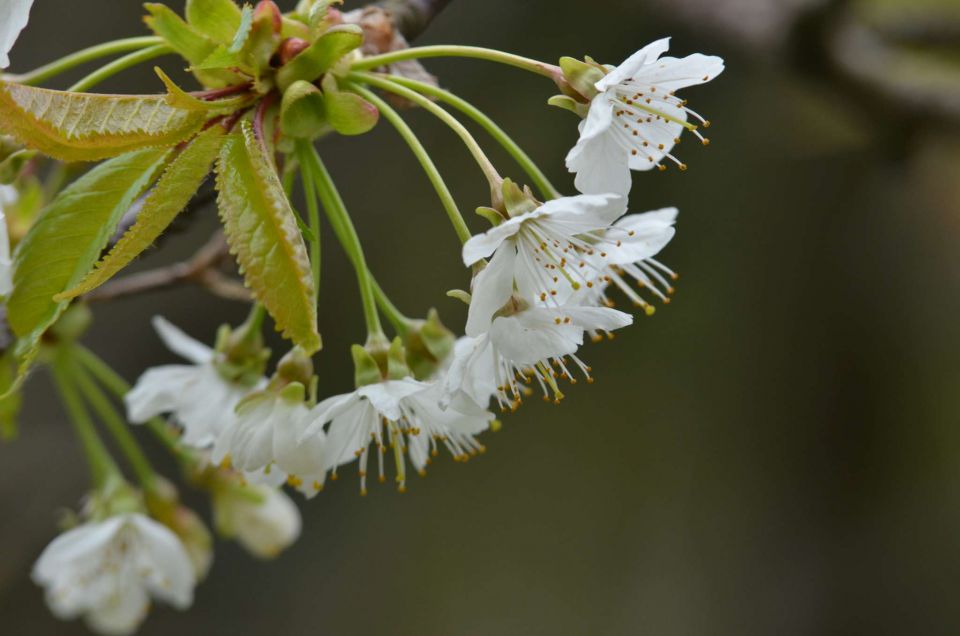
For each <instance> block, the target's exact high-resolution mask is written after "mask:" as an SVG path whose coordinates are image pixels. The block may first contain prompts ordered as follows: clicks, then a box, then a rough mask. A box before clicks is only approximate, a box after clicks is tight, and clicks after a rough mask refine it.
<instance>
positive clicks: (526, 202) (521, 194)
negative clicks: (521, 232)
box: [503, 179, 541, 218]
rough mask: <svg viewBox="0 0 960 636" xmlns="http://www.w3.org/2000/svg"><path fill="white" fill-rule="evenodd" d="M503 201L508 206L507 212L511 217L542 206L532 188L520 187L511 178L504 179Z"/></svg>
mask: <svg viewBox="0 0 960 636" xmlns="http://www.w3.org/2000/svg"><path fill="white" fill-rule="evenodd" d="M503 203H504V205H506V206H507V214H509V215H510V218H513V217H515V216H520V215H522V214H527V213H528V212H533V211H534V210H536V209H537V208H539V207H540V205H541V204H540V202H539V201H537V200H536V199H535V198H534V196H533V193H532V192H531V191H530V188H527V187H525V188H523V189H522V190H521V189H520V186H518V185H517V184H516V183H514V182H513V181H512V180H511V179H504V180H503Z"/></svg>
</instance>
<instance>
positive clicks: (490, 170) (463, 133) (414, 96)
mask: <svg viewBox="0 0 960 636" xmlns="http://www.w3.org/2000/svg"><path fill="white" fill-rule="evenodd" d="M347 77H348V79H350V80H354V81H357V82H362V83H364V84H369V85H371V86H376V87H377V88H381V89H383V90H385V91H387V92H390V93H393V94H394V95H399V96H400V97H403V98H404V99H407V100H409V101H411V102H413V103H414V104H416V105H417V106H420V107H421V108H423V109H424V110H426V111H427V112H429V113H430V114H432V115H434V116H436V117H437V118H438V119H439V120H440V121H442V122H443V123H445V124H446V125H447V126H449V127H450V129H451V130H453V132H455V133H456V134H457V135H458V136H459V137H460V139H461V140H462V141H463V143H464V144H465V145H466V146H467V149H468V150H469V151H470V154H472V155H473V158H474V159H475V160H476V162H477V165H479V166H480V169H481V170H482V171H483V174H484V175H485V176H486V177H487V181H488V182H489V183H490V191H491V193H492V195H493V198H494V200H495V201H496V200H497V199H498V198H499V196H500V189H501V187H502V186H503V177H501V176H500V173H498V172H497V169H496V168H494V167H493V164H492V163H490V159H489V158H488V157H487V155H486V154H485V153H484V152H483V149H482V148H481V147H480V144H478V143H477V140H476V139H474V138H473V135H471V134H470V131H469V130H467V128H466V127H465V126H464V125H463V124H461V123H460V122H459V121H458V120H457V118H456V117H454V116H453V115H451V114H450V113H448V112H447V111H445V110H444V109H443V108H440V107H439V106H437V105H436V104H435V103H433V102H432V101H430V100H429V99H427V98H426V97H424V96H423V95H421V94H420V93H418V92H416V91H412V90H410V89H409V88H407V87H405V86H400V85H399V84H395V83H394V82H391V81H389V80H385V79H382V78H380V77H379V76H377V75H374V74H372V73H351V74H350V75H348V76H347ZM367 93H369V91H367ZM364 97H366V93H365V94H364Z"/></svg>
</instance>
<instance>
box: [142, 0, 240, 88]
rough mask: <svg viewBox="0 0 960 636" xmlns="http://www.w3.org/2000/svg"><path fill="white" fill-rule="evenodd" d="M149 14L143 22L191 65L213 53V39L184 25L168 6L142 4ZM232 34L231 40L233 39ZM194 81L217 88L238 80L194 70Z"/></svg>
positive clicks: (234, 76)
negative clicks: (195, 79) (195, 78)
mask: <svg viewBox="0 0 960 636" xmlns="http://www.w3.org/2000/svg"><path fill="white" fill-rule="evenodd" d="M143 6H144V8H146V10H147V11H148V12H149V13H150V15H148V16H146V17H145V18H144V19H143V21H144V22H146V24H147V26H148V27H150V30H152V31H153V32H154V33H156V34H157V35H158V36H160V37H162V38H163V39H164V40H165V41H166V42H167V44H169V45H170V48H172V49H173V50H174V51H176V52H177V53H179V54H180V55H181V56H182V57H183V58H184V59H185V60H187V62H189V63H190V64H191V66H198V65H200V64H202V63H203V62H204V60H206V59H207V58H208V57H209V56H210V54H211V53H213V52H214V51H215V50H216V49H217V46H218V43H217V42H216V41H215V40H212V39H210V38H209V37H207V36H206V35H205V34H204V33H203V32H201V31H200V30H198V29H196V28H194V27H193V26H192V25H190V24H187V23H186V22H184V20H183V18H181V17H180V16H178V15H177V14H176V13H174V12H173V10H172V9H170V8H169V7H167V6H165V5H162V4H157V3H153V2H148V3H146V4H145V5H143ZM232 35H233V34H232V33H231V37H232ZM194 75H196V77H197V79H198V80H199V81H200V82H201V83H202V84H203V85H204V86H208V87H212V88H220V87H222V86H228V85H230V84H233V83H236V82H237V81H239V79H240V78H239V76H238V75H237V74H236V73H232V72H229V71H222V70H217V71H194Z"/></svg>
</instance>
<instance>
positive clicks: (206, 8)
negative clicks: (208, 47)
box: [185, 0, 241, 44]
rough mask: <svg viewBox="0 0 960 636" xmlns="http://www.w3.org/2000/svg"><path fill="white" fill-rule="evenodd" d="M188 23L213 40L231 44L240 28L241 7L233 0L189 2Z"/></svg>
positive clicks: (197, 0) (189, 0)
mask: <svg viewBox="0 0 960 636" xmlns="http://www.w3.org/2000/svg"><path fill="white" fill-rule="evenodd" d="M185 13H186V16H187V22H189V23H190V26H192V27H194V28H195V29H196V30H197V31H200V32H201V33H203V34H204V35H206V36H207V37H209V38H210V39H212V40H216V41H217V42H220V43H221V44H229V43H230V42H232V41H233V38H234V35H235V34H236V33H237V31H238V30H239V28H240V21H241V17H240V7H238V6H237V5H236V3H234V2H233V0H187V9H186V11H185Z"/></svg>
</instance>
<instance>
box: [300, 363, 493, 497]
mask: <svg viewBox="0 0 960 636" xmlns="http://www.w3.org/2000/svg"><path fill="white" fill-rule="evenodd" d="M443 389H444V386H443V383H442V382H440V381H432V382H419V381H417V380H414V379H412V378H404V379H401V380H386V381H384V382H378V383H375V384H369V385H366V386H362V387H360V388H358V389H357V390H356V391H353V392H351V393H346V394H343V395H336V396H333V397H331V398H328V399H326V400H324V401H323V402H321V403H320V404H318V405H317V406H316V407H315V414H314V421H313V423H312V424H311V426H310V427H309V428H308V429H307V431H306V433H305V437H306V438H309V436H311V435H313V434H316V433H319V432H322V430H323V428H324V427H326V426H327V425H328V424H329V427H328V430H327V436H326V442H327V452H326V464H327V467H328V469H329V470H331V471H333V475H334V476H335V475H336V471H337V467H338V466H341V465H343V464H347V463H350V462H353V461H355V460H359V473H360V492H361V493H366V477H367V462H368V459H369V457H370V454H371V453H370V450H369V446H370V445H371V444H372V445H373V446H374V447H375V450H376V455H377V465H378V469H379V478H380V481H381V482H383V481H385V480H386V477H385V475H384V455H385V454H386V452H387V450H388V449H390V448H392V449H393V452H394V462H395V464H396V470H397V477H396V481H397V484H398V486H399V488H400V490H401V491H403V490H405V489H406V459H405V454H406V455H408V456H409V459H410V462H411V464H412V465H413V467H414V469H416V470H417V471H418V472H421V473H422V472H423V471H424V469H425V468H426V465H427V464H428V463H429V461H430V457H431V456H432V455H435V454H437V452H438V450H437V449H438V448H439V447H440V446H443V447H445V448H446V449H447V450H448V451H449V452H450V454H451V455H453V457H454V459H457V460H460V461H462V460H465V459H466V458H468V457H470V456H471V455H475V454H477V453H479V452H483V450H484V448H483V446H482V445H481V444H480V443H479V442H477V441H476V439H475V438H474V436H475V435H476V434H478V433H480V432H482V431H483V430H485V429H487V428H488V427H489V425H490V422H491V421H492V420H493V419H494V416H493V414H492V413H490V412H489V411H487V410H486V409H484V408H481V407H479V406H477V405H470V406H468V407H466V408H462V409H461V408H450V407H447V408H442V407H441V406H440V401H441V398H442V397H443Z"/></svg>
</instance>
